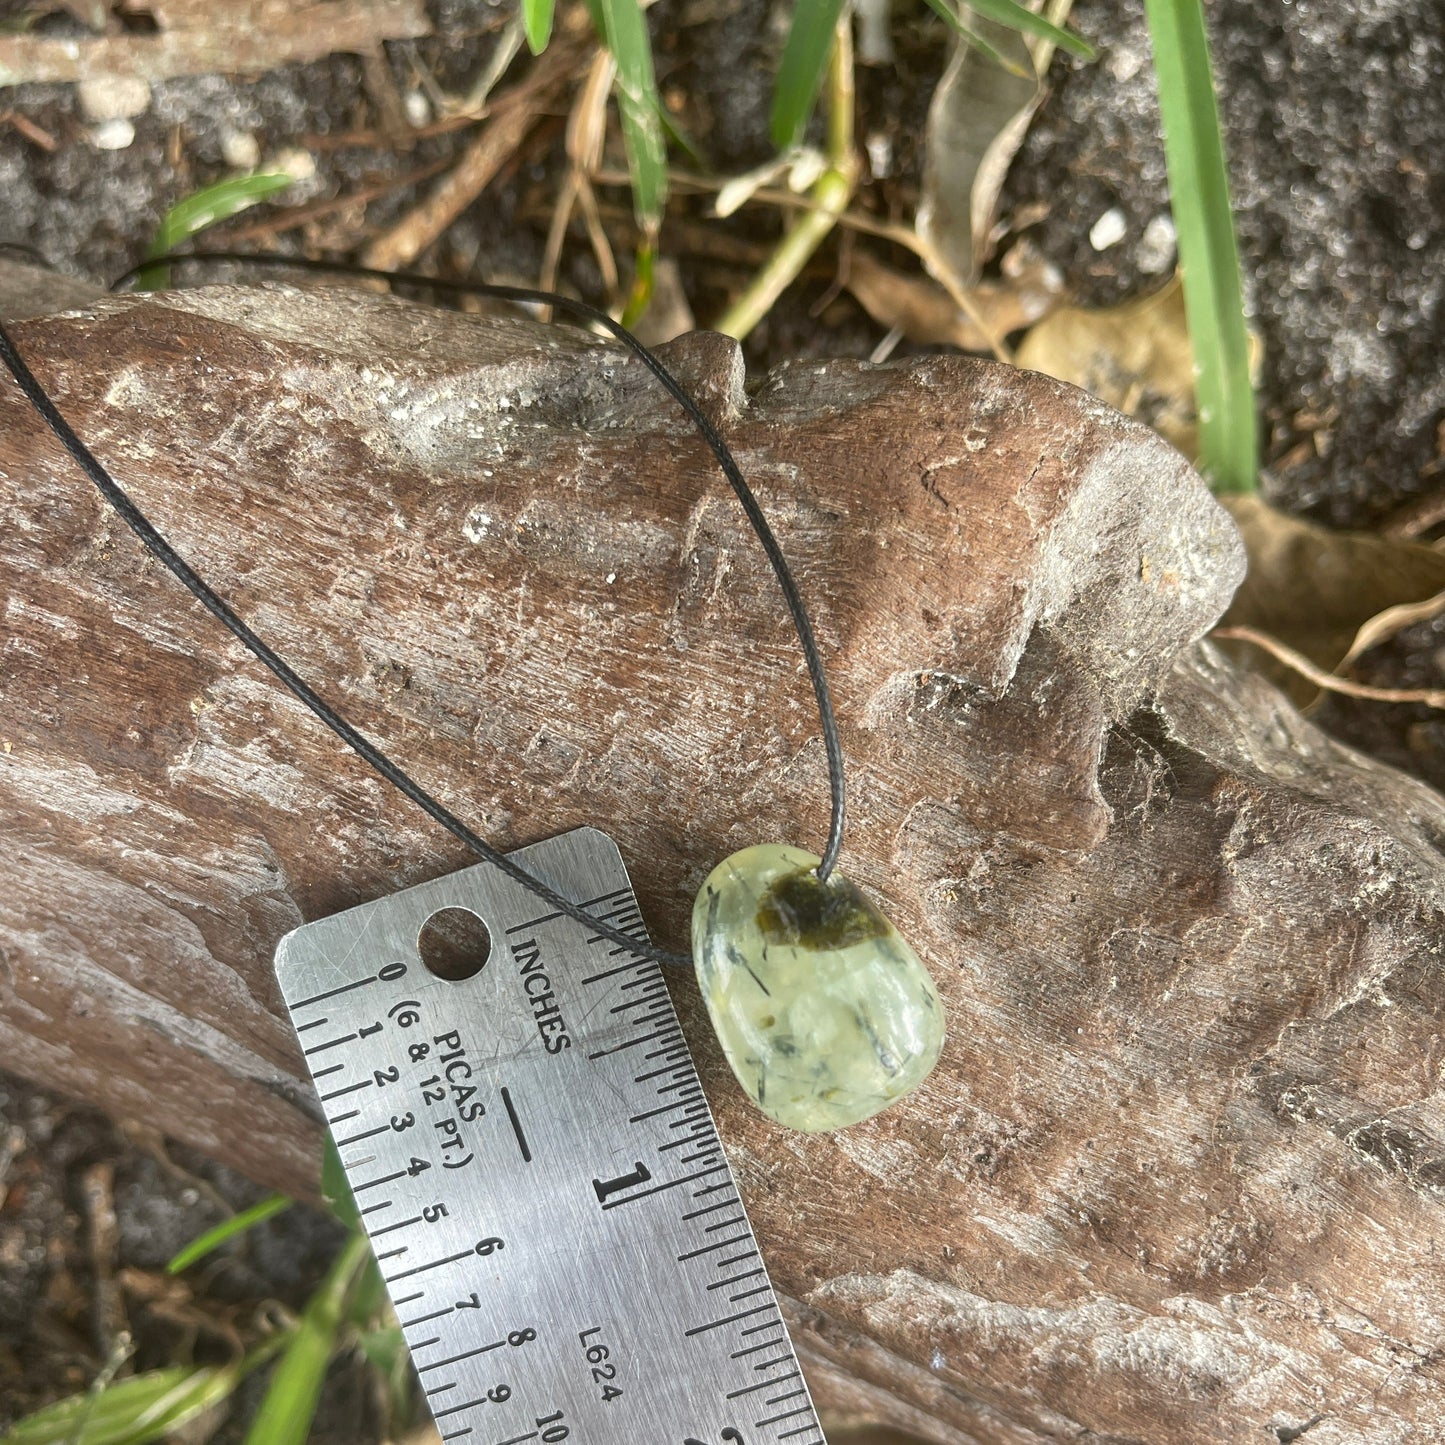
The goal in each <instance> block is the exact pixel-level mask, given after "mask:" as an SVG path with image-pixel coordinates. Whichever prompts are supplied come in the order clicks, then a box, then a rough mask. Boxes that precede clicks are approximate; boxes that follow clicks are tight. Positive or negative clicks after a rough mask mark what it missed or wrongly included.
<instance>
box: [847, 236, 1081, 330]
mask: <svg viewBox="0 0 1445 1445" xmlns="http://www.w3.org/2000/svg"><path fill="white" fill-rule="evenodd" d="M1003 270H1004V275H1003V277H1002V279H1001V280H999V281H989V282H985V283H983V284H982V285H979V286H974V287H972V288H970V289H969V291H968V292H967V296H968V299H969V301H970V302H971V303H972V307H973V315H969V314H968V313H967V312H965V311H964V310H963V308H962V307H960V306H959V305H958V304H957V303H956V302H955V301H954V299H953V298H952V297H951V296H950V295H949V294H948V292H947V291H945V290H944V289H943V287H942V286H940V285H939V284H938V283H937V282H936V281H932V280H930V279H929V278H928V277H927V276H924V275H921V274H919V273H916V272H915V273H913V274H911V275H910V274H908V273H906V272H903V271H895V270H893V268H892V267H891V266H885V265H884V264H883V262H881V261H878V260H876V259H875V258H874V257H872V256H870V255H869V254H868V253H867V252H866V251H863V250H862V249H856V250H854V252H853V254H852V256H851V257H850V258H849V261H848V267H847V274H846V275H845V277H844V278H843V284H844V286H846V287H847V289H848V290H849V291H851V292H852V294H853V295H854V297H856V298H857V301H858V303H859V305H860V306H862V308H863V309H864V310H865V311H866V312H867V313H868V314H869V315H870V316H871V317H872V318H873V319H874V320H875V321H876V322H877V323H878V324H879V325H880V326H886V327H888V328H889V329H890V330H891V329H892V328H893V327H895V326H896V327H898V328H899V329H900V330H901V331H902V332H903V334H904V335H905V336H906V337H907V338H908V339H909V340H910V341H916V342H918V343H919V344H920V345H924V346H956V347H958V348H959V350H960V351H988V350H990V349H991V346H992V340H993V338H995V337H1001V336H1007V335H1008V334H1009V333H1010V332H1012V331H1019V330H1022V328H1023V327H1025V326H1030V325H1032V324H1033V323H1034V322H1035V321H1037V320H1038V319H1039V318H1040V317H1042V316H1046V315H1047V314H1048V313H1049V311H1051V310H1052V309H1053V308H1054V307H1055V306H1057V305H1058V301H1059V296H1060V293H1061V288H1062V285H1063V282H1062V279H1061V278H1060V276H1059V273H1058V272H1057V271H1056V270H1055V269H1054V268H1053V267H1052V266H1051V265H1049V263H1048V262H1047V261H1045V260H1044V259H1043V258H1042V257H1041V256H1040V255H1039V254H1038V253H1037V251H1035V250H1034V249H1033V247H1031V246H1025V245H1024V244H1022V243H1021V244H1020V245H1019V246H1017V247H1015V248H1014V250H1013V251H1011V252H1010V253H1009V255H1008V256H1007V257H1005V264H1004V267H1003Z"/></svg>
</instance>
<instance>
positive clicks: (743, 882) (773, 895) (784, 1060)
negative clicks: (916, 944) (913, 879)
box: [692, 844, 943, 1134]
mask: <svg viewBox="0 0 1445 1445" xmlns="http://www.w3.org/2000/svg"><path fill="white" fill-rule="evenodd" d="M818 863H819V860H818V859H817V858H815V857H814V856H813V855H812V854H811V853H805V852H804V851H803V850H802V849H801V848H789V847H785V846H782V845H780V844H765V845H762V846H760V847H756V848H744V849H743V850H742V851H741V852H740V853H734V854H733V855H732V856H731V857H730V858H726V859H724V860H723V862H721V863H719V864H718V866H717V867H716V868H714V869H713V871H712V872H711V873H710V874H709V875H708V878H707V882H705V883H704V884H703V885H702V890H701V891H700V892H699V893H698V895H697V903H696V904H695V906H694V907H693V912H692V956H693V962H694V964H695V965H696V967H697V977H698V984H699V986H700V987H701V989H702V996H703V999H704V1000H705V1001H706V1003H707V1007H708V1012H709V1013H710V1014H711V1015H712V1022H713V1027H714V1028H715V1029H716V1030H717V1035H718V1038H719V1039H720V1040H721V1042H722V1046H723V1052H724V1053H725V1054H726V1055H727V1060H728V1063H730V1064H731V1065H732V1069H733V1073H735V1074H736V1075H737V1077H738V1082H739V1083H740V1084H741V1085H742V1086H743V1088H744V1089H745V1090H746V1091H747V1093H748V1096H749V1097H750V1098H751V1099H752V1100H753V1102H754V1103H755V1104H756V1105H757V1106H758V1108H760V1109H761V1110H762V1111H763V1113H765V1114H767V1115H768V1117H769V1118H772V1119H775V1120H777V1122H778V1123H779V1124H785V1125H787V1127H788V1128H790V1129H800V1130H802V1131H803V1132H804V1133H808V1134H817V1133H822V1132H823V1131H825V1130H828V1129H843V1128H846V1127H847V1126H848V1125H849V1124H857V1123H859V1122H860V1121H861V1120H863V1119H867V1118H870V1117H872V1115H874V1114H876V1113H878V1111H879V1110H880V1109H886V1108H887V1107H888V1105H889V1104H891V1103H893V1102H894V1100H896V1099H901V1098H902V1097H903V1095H904V1094H906V1093H908V1092H909V1090H911V1089H914V1088H916V1087H917V1086H918V1085H919V1084H921V1083H922V1082H923V1080H924V1079H926V1078H927V1077H928V1075H929V1074H930V1073H932V1072H933V1066H934V1065H935V1064H936V1063H937V1062H938V1054H939V1050H940V1049H941V1048H942V1047H943V1006H942V1004H941V1003H940V1002H939V999H938V994H937V992H936V991H935V990H934V987H933V980H932V979H931V978H930V977H929V976H928V971H927V970H926V969H925V968H924V967H923V965H922V964H921V963H920V962H919V961H918V957H917V955H916V954H915V953H914V952H913V950H912V949H911V948H909V946H908V945H907V944H906V943H905V942H904V941H903V939H902V938H901V937H900V936H899V934H898V931H897V929H895V928H894V927H893V925H892V924H891V923H889V921H888V920H887V919H886V918H885V917H884V916H883V915H882V913H880V912H879V911H878V909H877V908H875V907H874V905H873V904H872V903H870V902H869V901H868V900H867V899H866V898H865V897H864V896H863V894H862V893H861V892H860V891H859V889H858V888H857V886H856V885H854V884H852V883H849V882H848V881H847V880H846V879H844V878H841V877H839V876H838V874H837V873H833V874H832V875H831V876H830V877H829V879H828V881H827V882H826V883H824V882H821V881H820V880H819V878H818V875H817V873H816V871H815V870H816V868H817V866H818Z"/></svg>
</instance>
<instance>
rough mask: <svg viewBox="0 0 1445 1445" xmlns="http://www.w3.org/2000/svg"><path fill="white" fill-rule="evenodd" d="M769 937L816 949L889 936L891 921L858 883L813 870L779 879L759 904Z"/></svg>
mask: <svg viewBox="0 0 1445 1445" xmlns="http://www.w3.org/2000/svg"><path fill="white" fill-rule="evenodd" d="M758 928H759V929H760V930H761V932H762V935H763V938H764V940H765V941H766V942H767V943H770V944H781V945H785V946H787V947H790V948H804V949H808V950H809V951H811V952H818V951H820V950H823V949H837V948H848V947H850V946H851V945H853V944H855V943H866V942H867V941H868V940H869V939H873V938H883V937H886V936H887V934H888V933H889V932H890V925H889V923H888V920H887V919H886V918H884V916H883V915H882V914H881V913H880V912H879V911H878V910H877V909H876V908H875V907H874V906H873V905H872V904H871V903H870V902H869V901H868V900H867V898H865V897H864V896H863V893H862V890H861V889H860V888H859V887H858V885H857V884H856V883H850V882H849V881H848V880H847V879H846V878H840V877H839V876H838V875H837V874H836V873H835V874H833V876H832V877H831V878H829V879H828V881H827V882H826V883H825V882H823V880H822V879H820V878H819V877H818V875H817V873H816V872H815V871H814V870H813V869H811V868H808V869H804V870H802V871H800V872H797V873H789V874H787V875H785V876H784V877H782V878H779V879H777V880H776V881H775V882H774V883H773V884H772V885H771V886H770V887H769V888H768V891H767V893H766V894H765V895H764V896H763V900H762V903H761V904H760V905H759V906H758Z"/></svg>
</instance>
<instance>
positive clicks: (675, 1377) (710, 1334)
mask: <svg viewBox="0 0 1445 1445" xmlns="http://www.w3.org/2000/svg"><path fill="white" fill-rule="evenodd" d="M513 856H514V857H516V858H517V859H518V861H521V862H523V863H524V866H525V867H527V868H528V869H529V871H531V872H533V873H534V874H536V875H537V876H539V877H542V878H544V879H546V881H547V882H549V883H550V884H551V885H552V886H553V887H555V888H557V889H558V890H559V891H561V892H563V893H564V894H566V895H567V896H568V897H574V898H580V899H584V900H586V902H585V903H584V906H585V907H587V908H589V909H591V910H592V911H593V912H595V913H596V914H597V916H598V917H601V918H605V919H606V920H607V921H608V922H610V923H613V924H614V925H615V926H616V927H618V928H620V929H621V930H622V931H624V932H626V933H630V934H635V935H636V936H637V937H638V938H639V939H640V938H642V937H644V936H645V934H644V929H643V922H642V915H641V913H640V912H639V910H638V907H637V902H636V899H635V897H634V895H633V892H632V886H631V883H630V882H629V880H628V878H627V873H626V870H625V868H624V867H623V864H622V860H621V857H620V855H619V854H618V852H617V849H616V846H615V845H614V844H613V843H612V841H611V839H609V838H607V837H606V836H605V835H604V834H602V833H599V832H597V831H596V830H595V829H590V828H584V829H579V830H578V831H577V832H575V833H568V834H564V835H563V836H562V837H560V838H553V839H550V840H548V841H547V842H545V843H539V844H537V845H535V846H534V847H532V848H528V849H525V850H523V851H522V852H521V853H518V854H514V855H513ZM458 908H460V909H465V910H467V911H469V912H471V913H474V914H476V915H477V917H478V918H480V919H481V920H482V922H483V923H484V924H485V926H486V929H487V931H488V933H489V935H490V939H491V952H490V955H489V957H488V959H487V961H486V964H485V966H484V967H483V968H482V969H481V970H480V972H478V973H477V974H476V975H475V977H473V978H470V979H467V980H465V981H461V982H450V981H447V980H445V979H442V978H438V977H435V976H433V975H432V974H431V973H429V972H428V971H427V969H426V968H425V966H424V965H423V963H422V962H421V959H420V957H419V956H418V953H417V940H418V936H419V935H420V933H421V931H422V927H423V925H424V924H426V922H427V921H428V920H429V919H430V918H431V917H432V915H433V914H435V913H438V912H440V911H442V910H451V909H458ZM276 970H277V976H278V978H279V979H280V982H281V988H282V992H283V994H284V996H285V998H286V1000H287V1004H288V1007H289V1009H290V1012H291V1016H292V1022H293V1023H294V1025H295V1027H296V1032H297V1035H298V1039H299V1042H300V1045H301V1049H302V1051H303V1053H304V1055H305V1057H306V1061H307V1064H308V1066H310V1068H311V1076H312V1079H313V1080H314V1081H315V1082H316V1084H317V1092H318V1095H319V1097H320V1098H321V1100H322V1103H323V1107H328V1108H330V1109H331V1111H332V1112H331V1114H330V1116H329V1118H328V1122H329V1123H330V1125H331V1128H332V1130H333V1133H334V1137H336V1139H337V1147H338V1150H339V1152H340V1154H341V1160H342V1164H343V1166H344V1167H345V1169H346V1172H347V1177H348V1178H349V1179H350V1181H351V1186H352V1191H353V1193H354V1194H355V1195H356V1198H357V1204H358V1208H359V1209H360V1213H361V1217H362V1222H363V1224H364V1225H365V1226H366V1228H367V1230H368V1232H369V1235H370V1238H371V1241H372V1247H373V1249H374V1251H375V1252H376V1257H377V1260H378V1262H379V1264H380V1267H381V1269H382V1272H383V1277H384V1278H385V1279H386V1282H387V1288H388V1290H389V1291H390V1292H391V1298H392V1303H393V1304H394V1305H395V1306H396V1310H397V1315H398V1318H399V1319H400V1321H401V1326H402V1330H403V1333H404V1334H405V1336H406V1340H407V1344H408V1346H409V1347H410V1349H411V1352H412V1357H413V1360H414V1362H415V1364H416V1369H417V1372H418V1374H419V1375H420V1377H421V1380H422V1387H423V1389H424V1391H425V1394H426V1397H427V1399H428V1401H429V1402H430V1404H431V1408H432V1413H433V1416H434V1418H435V1420H436V1422H437V1428H438V1430H439V1432H440V1434H441V1438H442V1439H443V1440H446V1441H451V1440H461V1441H465V1442H466V1445H524V1442H540V1445H558V1442H561V1441H571V1442H573V1445H825V1441H824V1439H823V1432H822V1430H821V1428H820V1427H819V1424H818V1420H817V1416H816V1414H815V1413H814V1410H813V1405H812V1402H811V1400H810V1399H809V1397H808V1390H807V1386H806V1384H805V1383H804V1382H803V1377H802V1374H801V1371H800V1370H799V1367H798V1361H797V1357H796V1355H795V1354H794V1352H793V1348H792V1344H791V1342H790V1341H789V1339H788V1334H787V1329H786V1327H785V1325H784V1323H783V1320H782V1316H781V1314H780V1313H779V1310H778V1303H777V1299H776V1297H775V1296H774V1294H773V1290H772V1286H771V1285H770V1284H769V1282H768V1276H767V1270H766V1266H765V1265H764V1263H763V1261H762V1258H761V1256H760V1255H759V1252H758V1248H757V1241H756V1240H755V1239H754V1237H753V1233H752V1229H751V1227H750V1226H749V1224H748V1220H747V1214H746V1211H745V1210H744V1208H743V1204H742V1200H741V1197H740V1196H739V1194H738V1191H737V1186H736V1183H735V1181H734V1179H733V1176H732V1172H731V1170H730V1169H729V1167H728V1164H727V1161H726V1159H725V1158H724V1156H723V1152H722V1146H721V1144H720V1142H719V1140H718V1135H717V1129H716V1126H715V1124H714V1122H713V1118H712V1113H711V1111H710V1110H709V1108H708V1105H707V1100H706V1098H705V1097H704V1095H703V1092H702V1086H701V1084H700V1082H699V1080H698V1076H697V1072H696V1069H695V1068H694V1067H693V1063H692V1057H691V1055H690V1053H689V1052H688V1048H687V1044H686V1041H685V1040H684V1038H683V1035H682V1030H681V1028H680V1026H679V1025H678V1021H677V1016H676V1014H675V1013H674V1011H673V1007H672V1001H671V998H670V997H669V994H668V991H667V984H666V982H665V980H664V978H663V974H662V970H661V969H660V968H659V967H658V965H657V964H656V963H654V962H652V961H650V960H648V959H640V958H636V957H629V956H628V954H627V950H626V949H625V948H623V947H622V946H621V945H619V944H615V943H613V942H612V941H611V940H610V939H606V938H603V937H600V936H595V935H593V934H591V933H590V932H589V930H588V929H587V928H586V927H585V926H584V925H582V924H579V923H577V922H576V921H575V920H573V919H571V918H570V917H568V916H567V915H565V914H560V913H555V912H548V913H542V914H539V913H538V912H537V899H536V898H535V896H534V895H532V894H531V893H529V892H528V891H526V890H525V889H523V888H521V887H520V886H519V885H517V884H515V883H513V882H512V881H511V880H510V879H508V878H506V877H505V876H504V875H502V874H500V873H499V872H497V870H495V869H493V868H491V867H490V866H488V865H486V864H481V865H478V866H477V867H474V868H468V869H464V870H463V871H461V872H459V873H455V874H453V875H451V876H450V877H447V878H441V879H437V880H436V881H435V882H432V883H424V884H421V885H419V886H418V887H415V888H410V889H407V890H405V891H404V892H402V893H398V894H395V895H393V896H392V897H390V898H385V899H381V900H379V901H377V902H375V903H371V904H366V905H363V906H362V907H360V908H355V909H352V910H350V911H349V912H347V913H344V914H340V915H338V916H336V917H334V918H329V919H325V920H323V921H321V922H319V923H313V924H308V925H307V926H305V927H304V928H300V929H297V930H296V931H295V932H294V933H291V934H289V935H288V936H287V937H286V938H285V939H284V940H283V941H282V945H281V948H280V950H279V951H278V953H277V960H276ZM323 1080H324V1082H323Z"/></svg>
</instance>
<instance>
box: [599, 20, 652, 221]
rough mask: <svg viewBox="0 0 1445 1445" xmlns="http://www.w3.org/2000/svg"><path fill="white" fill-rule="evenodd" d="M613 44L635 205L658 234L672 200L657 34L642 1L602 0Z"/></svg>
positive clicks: (607, 35) (641, 218)
mask: <svg viewBox="0 0 1445 1445" xmlns="http://www.w3.org/2000/svg"><path fill="white" fill-rule="evenodd" d="M598 8H599V9H600V10H601V12H602V22H603V27H604V33H605V38H606V40H607V48H608V49H609V50H610V51H611V52H612V58H613V59H614V60H615V61H616V62H617V80H616V91H617V109H618V113H619V114H620V115H621V117H622V139H623V142H624V143H625V145H626V147H627V166H628V169H629V170H630V171H631V173H632V204H633V209H634V210H635V211H636V212H637V221H638V224H639V225H640V226H641V227H642V231H643V235H644V237H649V238H650V237H652V236H655V235H656V234H657V230H658V227H659V226H660V225H661V224H662V208H663V206H664V205H665V204H666V202H667V138H666V136H665V135H664V134H663V130H662V120H661V118H660V117H661V113H662V102H661V99H660V98H659V96H658V94H657V76H656V74H655V73H654V71H653V67H652V39H651V37H650V36H649V35H648V33H647V18H646V17H645V16H644V15H643V13H642V7H641V6H640V5H639V4H638V3H637V0H598Z"/></svg>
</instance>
